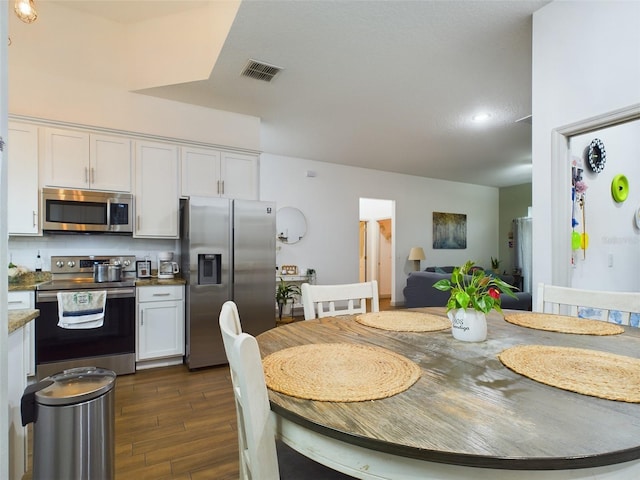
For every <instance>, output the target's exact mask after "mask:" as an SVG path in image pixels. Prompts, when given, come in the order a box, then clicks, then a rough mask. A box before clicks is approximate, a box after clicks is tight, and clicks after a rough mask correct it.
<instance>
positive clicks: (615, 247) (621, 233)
mask: <svg viewBox="0 0 640 480" xmlns="http://www.w3.org/2000/svg"><path fill="white" fill-rule="evenodd" d="M594 138H599V139H600V140H602V141H603V142H604V145H605V151H606V163H605V167H604V170H603V171H602V172H600V173H599V174H597V173H594V172H592V171H591V170H590V169H589V167H588V166H586V165H585V167H586V168H585V171H584V173H583V181H584V182H585V183H586V184H587V185H588V189H587V191H586V193H585V212H584V213H585V220H586V221H585V222H584V225H583V222H582V215H581V213H580V210H578V209H577V207H576V217H577V218H576V220H578V222H580V225H578V226H577V227H576V231H578V232H580V233H582V231H583V230H582V227H583V226H586V232H587V234H588V235H589V244H588V247H587V250H586V251H585V252H583V251H582V250H576V251H574V255H573V258H574V266H573V269H572V272H571V273H572V275H571V286H572V287H576V288H591V289H596V290H618V291H623V292H624V291H636V292H637V291H640V275H638V272H639V271H640V229H639V228H638V227H637V226H636V224H635V221H634V218H635V215H636V211H637V210H638V208H640V161H638V160H639V159H640V120H636V121H635V122H629V123H625V124H622V125H616V126H614V127H609V128H606V129H602V130H599V131H596V132H593V133H588V134H584V135H578V136H574V137H572V139H571V154H572V156H575V157H577V159H578V161H580V160H582V161H583V159H584V151H585V149H586V148H588V146H589V143H590V142H591V140H593V139H594ZM583 163H586V162H584V161H583ZM617 174H624V175H625V176H626V177H627V179H628V180H629V182H630V188H629V196H628V198H627V200H626V201H624V202H621V203H617V202H615V201H614V200H613V198H612V196H611V181H612V180H613V178H614V177H615V176H616V175H617Z"/></svg>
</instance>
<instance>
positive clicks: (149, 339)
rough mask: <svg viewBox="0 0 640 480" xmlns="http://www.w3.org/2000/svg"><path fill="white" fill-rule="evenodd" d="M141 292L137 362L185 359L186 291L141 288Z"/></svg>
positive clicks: (137, 328)
mask: <svg viewBox="0 0 640 480" xmlns="http://www.w3.org/2000/svg"><path fill="white" fill-rule="evenodd" d="M137 291H138V293H137V295H136V298H137V299H138V300H137V302H138V316H137V322H136V334H137V348H136V361H137V362H141V361H145V360H154V359H159V358H166V357H175V356H182V355H184V300H183V299H184V287H183V286H166V287H164V286H163V287H139V288H138V289H137ZM164 299H170V300H164ZM147 300H149V301H147Z"/></svg>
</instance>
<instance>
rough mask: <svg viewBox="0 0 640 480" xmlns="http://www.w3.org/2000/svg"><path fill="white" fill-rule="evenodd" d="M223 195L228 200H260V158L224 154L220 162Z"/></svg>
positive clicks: (238, 154) (241, 154)
mask: <svg viewBox="0 0 640 480" xmlns="http://www.w3.org/2000/svg"><path fill="white" fill-rule="evenodd" d="M220 178H221V179H222V182H223V183H222V191H221V194H222V196H223V197H226V198H240V199H243V200H258V157H257V156H256V155H247V154H243V153H232V152H222V157H221V160H220Z"/></svg>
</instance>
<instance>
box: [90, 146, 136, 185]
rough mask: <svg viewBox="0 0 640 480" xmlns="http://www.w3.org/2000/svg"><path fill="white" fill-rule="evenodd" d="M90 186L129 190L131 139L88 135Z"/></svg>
mask: <svg viewBox="0 0 640 480" xmlns="http://www.w3.org/2000/svg"><path fill="white" fill-rule="evenodd" d="M89 140H90V156H89V173H90V188H92V189H95V190H108V191H114V192H130V191H131V140H130V139H128V138H126V137H114V136H107V135H97V134H91V135H90V138H89Z"/></svg>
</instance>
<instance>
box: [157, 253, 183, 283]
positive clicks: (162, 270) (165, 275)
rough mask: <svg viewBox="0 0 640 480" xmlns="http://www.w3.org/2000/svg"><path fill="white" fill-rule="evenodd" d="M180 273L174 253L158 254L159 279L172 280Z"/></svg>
mask: <svg viewBox="0 0 640 480" xmlns="http://www.w3.org/2000/svg"><path fill="white" fill-rule="evenodd" d="M179 272H180V267H178V264H177V263H176V262H174V261H173V252H160V253H158V278H159V279H171V278H173V277H174V276H175V275H176V274H177V273H179Z"/></svg>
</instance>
